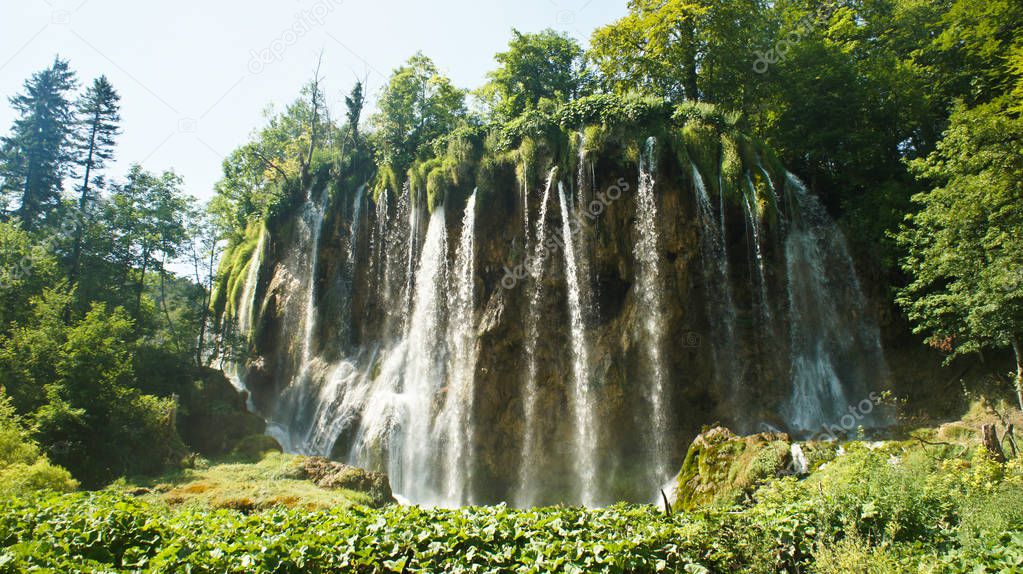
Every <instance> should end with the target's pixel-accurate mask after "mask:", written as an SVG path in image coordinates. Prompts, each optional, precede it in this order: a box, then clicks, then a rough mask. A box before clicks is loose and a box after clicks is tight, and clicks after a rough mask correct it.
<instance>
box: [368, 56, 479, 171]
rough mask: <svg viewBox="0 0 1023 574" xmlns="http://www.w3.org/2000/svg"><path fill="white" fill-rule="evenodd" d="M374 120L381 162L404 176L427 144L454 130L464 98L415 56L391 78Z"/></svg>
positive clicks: (423, 58)
mask: <svg viewBox="0 0 1023 574" xmlns="http://www.w3.org/2000/svg"><path fill="white" fill-rule="evenodd" d="M379 108H380V111H379V113H377V114H376V115H375V116H374V118H373V123H374V124H375V125H376V127H377V129H378V133H377V136H378V139H379V144H378V146H377V147H378V151H379V154H380V160H381V162H382V163H383V164H384V165H386V166H388V167H389V168H390V169H391V170H392V171H393V172H394V173H395V174H404V173H405V171H406V170H407V169H408V167H409V166H410V165H411V164H412V162H413V160H415V159H416V157H417V156H418V155H419V154H420V152H421V151H423V150H425V149H426V147H427V146H428V144H430V143H431V142H433V141H434V140H435V139H437V138H438V137H440V136H442V135H444V134H445V133H447V132H449V131H450V130H451V129H453V128H454V127H455V125H456V124H457V122H458V120H459V119H460V118H461V117H462V116H463V115H464V112H465V94H464V93H463V92H462V90H459V89H458V88H456V87H454V86H453V85H452V84H451V80H449V79H448V78H446V77H445V76H443V75H442V74H441V73H440V72H439V71H438V70H437V67H436V66H435V65H434V64H433V61H432V60H430V59H429V58H427V57H426V56H424V55H423V54H422V53H418V54H416V55H414V56H412V57H411V58H409V60H408V62H407V63H406V64H405V65H404V66H401V67H399V68H398V69H397V70H395V71H394V73H392V74H391V79H390V81H389V82H388V84H387V86H386V87H385V88H384V90H383V93H382V94H381V96H380V102H379Z"/></svg>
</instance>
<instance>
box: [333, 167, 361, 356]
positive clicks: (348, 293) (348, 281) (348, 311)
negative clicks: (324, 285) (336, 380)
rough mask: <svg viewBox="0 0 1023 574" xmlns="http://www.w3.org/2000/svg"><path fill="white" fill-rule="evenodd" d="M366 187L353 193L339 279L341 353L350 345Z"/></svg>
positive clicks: (339, 337)
mask: <svg viewBox="0 0 1023 574" xmlns="http://www.w3.org/2000/svg"><path fill="white" fill-rule="evenodd" d="M365 191H366V186H365V185H361V186H359V189H358V190H357V191H356V192H355V198H354V199H352V220H351V222H350V223H349V226H348V237H347V240H346V245H347V249H346V250H345V267H344V276H343V277H341V278H340V279H341V286H342V295H341V313H342V318H341V322H340V325H341V330H342V331H341V333H339V336H338V339H339V342H340V343H341V349H342V351H345V350H346V349H347V348H348V347H349V346H350V345H351V343H352V330H353V329H352V326H353V322H354V321H355V317H353V316H352V295H353V293H354V290H355V273H356V265H355V263H356V261H355V259H356V257H357V256H358V247H359V235H360V233H361V230H362V211H363V207H362V206H363V203H364V202H363V197H364V195H365Z"/></svg>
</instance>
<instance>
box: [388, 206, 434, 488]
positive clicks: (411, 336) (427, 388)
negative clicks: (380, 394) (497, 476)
mask: <svg viewBox="0 0 1023 574" xmlns="http://www.w3.org/2000/svg"><path fill="white" fill-rule="evenodd" d="M447 286H448V242H447V226H446V223H445V219H444V207H443V206H440V207H438V208H437V209H436V210H435V211H434V212H433V215H432V216H431V217H430V223H429V226H428V228H427V231H426V238H425V240H424V241H423V249H422V253H421V255H420V258H419V264H418V265H417V267H416V272H415V289H414V295H413V300H412V316H411V319H410V321H409V330H408V338H407V344H406V350H407V353H408V354H407V357H406V359H405V361H406V364H405V376H404V377H403V381H402V388H401V395H402V406H403V407H404V408H403V410H402V413H401V421H400V423H399V424H400V428H401V433H402V441H403V443H404V445H403V449H402V453H401V467H400V468H393V469H392V481H394V484H395V485H396V486H397V488H396V490H397V491H398V492H400V493H401V494H402V495H404V496H405V497H407V498H408V499H410V500H417V501H425V502H431V503H439V502H441V501H438V500H436V496H437V495H436V492H434V491H433V488H431V487H432V485H433V483H434V479H433V477H434V473H436V472H437V470H438V469H437V468H436V465H433V464H431V463H432V462H433V460H434V454H435V450H436V449H435V445H434V442H433V433H432V432H431V431H432V426H433V420H434V414H435V413H434V397H436V396H437V395H438V393H439V392H440V389H441V386H442V384H443V382H444V378H445V362H446V360H447V356H446V355H447V352H446V349H445V347H444V345H443V343H444V336H445V317H446V308H445V301H446V293H447ZM395 477H397V480H395Z"/></svg>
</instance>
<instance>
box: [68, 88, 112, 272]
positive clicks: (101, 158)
mask: <svg viewBox="0 0 1023 574" xmlns="http://www.w3.org/2000/svg"><path fill="white" fill-rule="evenodd" d="M120 99H121V97H120V96H119V95H118V94H117V92H116V91H115V90H114V87H113V86H111V85H110V82H108V81H107V78H106V76H100V77H98V78H96V80H95V81H93V83H92V85H91V86H89V88H88V89H87V90H86V91H85V94H84V95H82V97H81V98H79V100H78V102H77V104H76V107H77V112H78V122H79V124H78V131H77V132H76V134H75V144H76V147H77V148H78V149H77V151H78V154H79V157H78V163H79V166H80V167H81V168H82V170H83V176H82V183H81V185H79V186H78V193H79V195H78V217H79V220H78V225H77V226H76V229H75V244H74V250H73V252H72V255H71V266H70V267H71V270H70V272H69V280H70V282H71V283H74V282H75V281H76V280H77V279H78V268H79V264H80V260H81V254H82V235H83V232H84V230H83V226H84V225H85V218H86V217H87V214H88V212H89V206H90V204H91V203H92V201H93V197H92V195H93V190H92V189H91V188H90V184H91V185H92V186H93V187H96V188H100V187H102V179H101V178H100V177H99V176H98V174H97V172H98V171H99V170H101V169H103V167H104V165H105V164H106V162H107V161H110V160H111V159H113V157H114V138H115V137H116V136H117V135H118V134H119V133H120V128H119V127H118V123H119V122H120V120H121V115H120V111H119V110H120V105H119V102H120Z"/></svg>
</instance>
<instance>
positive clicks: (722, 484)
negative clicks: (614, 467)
mask: <svg viewBox="0 0 1023 574" xmlns="http://www.w3.org/2000/svg"><path fill="white" fill-rule="evenodd" d="M836 448H837V446H836V444H835V443H833V442H826V441H809V442H794V441H792V439H791V438H790V437H789V435H787V434H785V433H758V434H753V435H748V436H739V435H736V434H735V433H733V432H732V431H730V430H728V429H727V428H724V427H720V426H716V427H713V428H710V429H706V430H704V431H703V432H701V433H700V434H699V435H698V436H697V437H696V438H695V439H694V440H693V443H692V444H691V445H690V446H689V451H688V452H687V453H686V457H685V460H684V461H683V463H682V469H681V470H679V473H678V475H677V476H676V477H675V490H674V492H673V496H672V498H673V499H674V502H673V504H672V506H673V508H674V509H676V510H680V511H689V510H694V509H697V508H700V507H704V506H729V505H732V504H737V503H742V502H745V501H747V500H748V499H749V497H750V496H751V495H752V494H753V493H754V492H755V491H756V489H757V488H758V487H759V486H761V485H762V484H764V483H765V482H766V481H767V480H769V479H771V478H776V477H779V476H786V475H793V476H805V475H807V474H809V473H811V472H813V471H814V470H816V469H818V468H820V467H821V466H822V465H824V464H826V463H827V462H828V461H830V460H832V459H833V458H835V454H836Z"/></svg>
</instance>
